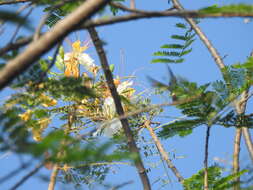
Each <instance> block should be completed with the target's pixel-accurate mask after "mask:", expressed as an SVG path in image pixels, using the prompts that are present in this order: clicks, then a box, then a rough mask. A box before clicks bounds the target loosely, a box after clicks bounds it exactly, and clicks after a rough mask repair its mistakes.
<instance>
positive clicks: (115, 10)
mask: <svg viewBox="0 0 253 190" xmlns="http://www.w3.org/2000/svg"><path fill="white" fill-rule="evenodd" d="M112 1H113V2H116V3H117V2H124V1H125V0H112ZM109 7H110V11H111V12H112V14H113V15H116V14H117V13H118V12H119V10H120V9H119V8H117V7H114V6H112V5H109Z"/></svg>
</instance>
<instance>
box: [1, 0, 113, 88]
mask: <svg viewBox="0 0 253 190" xmlns="http://www.w3.org/2000/svg"><path fill="white" fill-rule="evenodd" d="M108 2H109V0H87V1H85V2H84V3H83V4H82V5H80V6H79V7H78V8H77V9H76V10H75V11H74V12H72V13H70V14H69V15H68V16H66V18H64V19H63V20H61V21H59V22H58V23H56V25H55V26H54V27H53V28H52V29H51V30H50V31H48V32H47V33H46V34H45V35H43V36H42V37H41V38H40V39H39V40H37V41H35V42H32V43H31V45H30V46H29V47H28V48H27V49H26V50H25V51H24V52H23V53H21V54H19V55H18V56H17V57H16V58H14V59H13V60H11V61H9V62H8V64H7V65H6V66H5V67H4V68H2V69H1V71H0V89H3V88H4V87H6V85H8V84H9V83H10V82H11V81H12V80H14V79H15V78H16V77H17V76H19V75H20V74H21V73H22V72H24V71H25V70H26V69H28V68H29V67H30V66H31V65H32V64H33V63H35V62H36V61H37V60H38V59H39V57H41V56H42V55H43V54H44V53H45V52H47V51H49V50H50V49H51V48H52V47H53V46H54V45H55V44H56V43H58V42H59V41H60V40H62V39H63V38H64V37H65V36H67V35H68V34H69V33H70V32H71V31H73V29H74V28H77V26H78V25H80V24H81V23H82V22H84V21H85V20H87V19H88V18H90V17H91V16H92V15H94V14H95V13H96V12H97V11H98V10H100V9H101V8H103V7H104V6H105V5H106V4H107V3H108Z"/></svg>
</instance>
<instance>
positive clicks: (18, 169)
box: [0, 162, 31, 184]
mask: <svg viewBox="0 0 253 190" xmlns="http://www.w3.org/2000/svg"><path fill="white" fill-rule="evenodd" d="M30 165H31V162H27V163H24V164H22V165H21V166H20V167H18V168H17V169H15V170H13V171H11V172H10V173H8V174H7V175H6V176H3V177H1V178H0V184H2V183H4V182H5V181H6V180H10V179H11V178H12V177H14V176H15V175H17V174H18V173H19V172H21V171H23V170H24V169H26V168H28V167H29V166H30Z"/></svg>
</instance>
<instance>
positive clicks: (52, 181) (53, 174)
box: [48, 164, 59, 190]
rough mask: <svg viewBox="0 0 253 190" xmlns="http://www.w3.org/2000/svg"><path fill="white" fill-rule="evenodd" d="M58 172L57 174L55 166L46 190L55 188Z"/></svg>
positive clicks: (57, 169) (56, 165)
mask: <svg viewBox="0 0 253 190" xmlns="http://www.w3.org/2000/svg"><path fill="white" fill-rule="evenodd" d="M58 172H59V167H58V164H55V165H54V167H53V171H52V174H51V176H50V181H49V185H48V190H54V187H55V184H56V177H57V175H58Z"/></svg>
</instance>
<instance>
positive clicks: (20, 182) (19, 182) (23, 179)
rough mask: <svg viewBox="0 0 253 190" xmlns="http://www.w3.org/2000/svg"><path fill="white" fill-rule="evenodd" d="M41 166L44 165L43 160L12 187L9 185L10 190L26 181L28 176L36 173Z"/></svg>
mask: <svg viewBox="0 0 253 190" xmlns="http://www.w3.org/2000/svg"><path fill="white" fill-rule="evenodd" d="M43 166H44V162H42V163H40V164H39V165H37V166H36V167H35V168H34V169H33V170H32V171H31V172H29V173H28V174H27V175H25V176H24V177H23V178H22V179H21V180H20V181H18V183H16V184H15V185H14V186H13V187H11V188H10V190H15V189H17V188H18V187H19V186H20V185H22V184H23V183H24V182H26V181H27V180H28V179H29V178H30V177H32V176H33V175H34V174H36V173H37V172H38V171H39V170H40V169H41V168H42V167H43Z"/></svg>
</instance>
